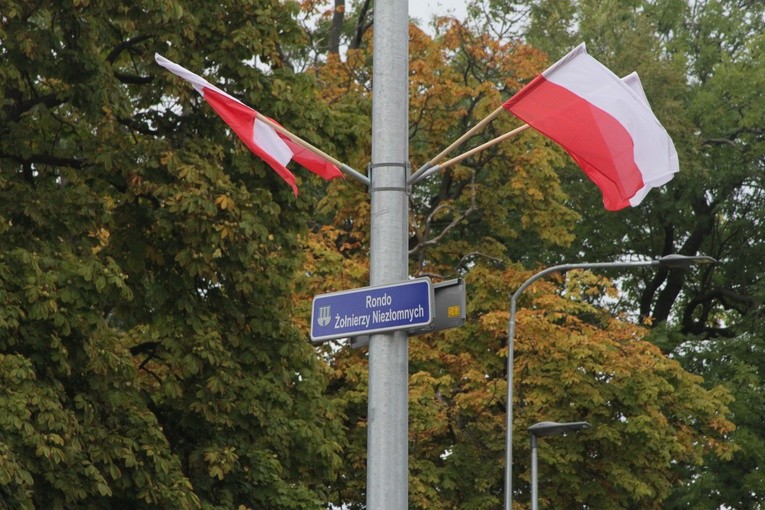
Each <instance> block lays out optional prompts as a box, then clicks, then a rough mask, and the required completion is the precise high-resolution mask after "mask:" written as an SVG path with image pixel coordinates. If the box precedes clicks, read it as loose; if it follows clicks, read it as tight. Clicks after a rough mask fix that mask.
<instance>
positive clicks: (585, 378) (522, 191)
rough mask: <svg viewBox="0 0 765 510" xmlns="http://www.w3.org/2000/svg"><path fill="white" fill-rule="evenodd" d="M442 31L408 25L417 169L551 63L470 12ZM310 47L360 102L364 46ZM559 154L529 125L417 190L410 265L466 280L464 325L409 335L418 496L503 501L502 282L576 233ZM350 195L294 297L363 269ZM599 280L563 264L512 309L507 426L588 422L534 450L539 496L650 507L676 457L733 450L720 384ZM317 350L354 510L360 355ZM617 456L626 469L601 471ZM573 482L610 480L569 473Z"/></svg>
mask: <svg viewBox="0 0 765 510" xmlns="http://www.w3.org/2000/svg"><path fill="white" fill-rule="evenodd" d="M436 30H437V35H436V37H435V38H431V37H430V36H428V35H427V34H425V33H424V32H422V31H421V30H419V29H418V28H416V27H412V28H411V30H410V55H411V56H410V58H411V61H410V66H409V68H410V82H411V84H412V85H411V87H412V94H411V107H410V155H411V158H412V162H413V163H414V165H413V166H414V167H417V166H418V165H420V164H422V163H424V162H425V161H427V160H428V159H429V158H430V157H432V156H433V155H434V154H436V153H437V152H439V151H440V150H441V149H442V148H443V146H444V145H445V143H444V142H445V141H446V142H447V143H448V141H450V140H453V139H456V138H457V137H458V136H459V135H461V134H462V133H463V132H464V131H465V130H466V129H467V128H468V127H469V126H470V125H472V124H475V123H476V122H477V121H478V120H480V119H481V118H483V116H485V115H486V114H488V113H489V112H491V111H492V110H493V109H494V108H496V107H497V106H498V105H499V104H501V101H502V99H503V96H505V97H506V96H507V95H509V94H511V93H512V91H514V90H517V89H518V88H520V86H522V84H523V83H524V82H525V81H527V80H529V79H531V78H532V77H533V76H534V75H535V74H536V73H538V72H539V71H541V70H542V69H543V68H544V67H545V65H546V61H545V60H544V55H543V54H541V53H539V51H538V50H537V49H536V48H534V47H532V46H529V45H525V44H522V43H519V42H512V43H506V42H501V41H500V42H497V41H495V40H493V39H492V38H491V37H490V36H489V34H488V33H486V32H481V31H476V30H474V29H473V28H471V27H470V26H466V25H463V24H460V23H456V22H452V21H449V20H446V21H442V22H441V23H440V24H437V25H436ZM319 61H320V62H322V64H320V65H317V67H316V74H317V76H319V82H320V84H321V86H322V91H323V92H322V97H323V98H324V99H325V100H326V101H329V102H330V103H331V104H345V102H347V101H350V102H354V103H356V104H362V105H365V107H366V105H368V104H369V77H370V76H371V69H370V64H371V61H370V53H369V47H368V46H367V45H365V44H362V46H361V47H360V48H359V49H358V50H349V51H347V53H346V54H345V56H344V57H343V56H336V57H329V58H327V59H326V60H318V61H317V62H319ZM512 125H513V124H512V120H511V119H510V118H509V117H501V118H500V119H498V122H496V124H495V125H494V126H493V127H492V129H491V130H490V131H489V132H488V133H486V134H483V135H482V137H476V138H474V139H473V140H471V141H470V145H468V147H470V146H474V145H477V144H479V143H481V142H482V141H485V140H486V139H487V138H489V137H491V136H493V135H496V134H499V133H501V132H503V131H505V130H507V129H509V128H510V126H512ZM563 162H564V159H563V158H562V155H561V153H560V152H558V150H557V149H555V148H554V147H553V146H552V145H551V144H549V143H548V142H545V141H544V140H543V139H542V138H541V137H538V136H537V135H533V134H531V133H527V134H525V135H523V136H522V137H520V138H519V139H517V140H515V141H514V143H508V144H504V145H501V146H500V147H498V148H497V149H496V150H494V151H487V152H485V153H482V154H480V155H479V156H477V157H475V158H473V159H468V160H466V162H464V163H463V164H461V165H458V166H456V167H455V168H454V169H451V170H449V171H445V172H443V173H440V174H438V175H436V176H435V177H432V178H430V179H429V180H427V181H425V182H424V183H421V184H419V185H417V186H415V187H414V188H413V190H412V217H411V228H410V230H411V238H410V254H411V273H412V274H419V275H430V276H431V277H433V278H447V277H454V276H462V277H464V278H466V279H467V281H468V286H469V289H470V292H469V297H470V302H469V305H468V311H469V319H468V324H466V325H465V326H463V327H462V328H459V329H457V330H453V331H449V332H444V333H440V334H434V335H427V336H423V337H416V338H412V339H411V340H410V371H411V377H410V434H411V435H410V441H411V442H410V452H411V457H410V506H411V507H412V508H496V507H498V506H499V505H500V502H501V500H502V497H503V494H502V489H501V487H502V475H503V452H504V420H505V411H506V403H505V401H504V395H505V393H506V389H507V387H506V383H505V375H506V374H505V363H506V355H507V351H506V347H505V343H504V339H505V338H506V332H507V330H506V326H507V306H508V303H507V293H508V291H509V289H512V288H513V286H514V285H515V286H517V285H518V284H519V283H520V282H521V281H522V280H523V278H524V276H525V273H524V272H523V271H522V270H521V269H520V268H519V267H518V266H516V265H515V264H513V262H512V261H513V260H514V259H516V260H519V261H525V262H528V263H530V264H536V261H538V260H539V259H540V258H542V257H544V256H545V254H547V253H549V252H551V251H553V250H554V249H561V247H565V246H567V245H569V244H570V243H572V241H573V240H574V238H573V236H572V235H571V230H572V229H573V227H574V222H575V220H576V219H577V218H578V215H577V214H576V213H575V212H574V211H572V210H571V209H570V208H569V202H568V200H570V199H567V198H566V195H565V194H564V191H563V189H562V186H560V182H559V180H558V177H557V174H556V169H557V167H558V166H560V165H561V164H562V163H563ZM338 185H339V184H338ZM336 186H337V185H336ZM348 191H349V190H348V189H345V190H344V193H341V194H333V195H331V196H329V195H328V196H327V197H326V198H325V199H324V200H323V207H326V209H323V210H324V211H326V212H327V213H329V212H330V211H334V212H335V214H334V219H333V220H332V223H331V225H329V226H324V227H321V228H319V227H318V226H317V227H316V228H314V229H313V231H312V233H311V235H310V236H309V237H308V238H307V239H306V243H305V247H306V248H305V249H306V250H307V251H308V264H307V265H306V267H305V269H306V271H305V280H304V284H303V285H304V288H305V293H306V295H305V297H304V298H303V300H305V299H306V298H307V297H309V296H310V295H312V294H315V293H319V292H328V291H332V290H340V289H344V288H351V287H354V286H362V285H365V284H366V282H367V281H368V275H367V271H368V267H367V264H366V254H365V247H366V246H367V241H368V223H367V218H368V216H369V215H368V210H367V209H365V208H366V203H367V201H366V197H364V196H362V193H363V190H360V189H355V191H354V192H352V193H348ZM606 287H607V285H605V284H604V283H602V282H600V281H599V280H596V279H593V278H592V277H589V276H579V277H577V278H575V279H573V278H572V280H571V281H570V286H567V287H566V288H565V289H561V288H560V287H556V286H554V285H552V286H551V285H549V284H546V285H545V284H539V285H538V286H537V287H535V289H544V290H539V291H538V292H539V294H535V298H534V300H533V301H531V303H532V304H533V308H534V311H532V312H528V314H527V313H522V314H520V316H519V320H520V321H521V323H520V326H519V327H521V328H523V329H525V333H524V334H523V338H521V339H519V345H518V365H517V370H518V371H519V376H518V377H517V378H516V381H517V384H518V388H517V392H516V395H520V397H518V398H519V400H518V402H517V403H516V406H518V408H519V409H522V411H519V413H520V416H522V419H519V420H518V421H517V422H516V427H517V429H516V437H524V433H523V432H524V430H525V429H524V427H526V426H528V425H530V424H531V423H533V422H534V421H537V420H540V419H560V420H565V419H577V420H578V419H590V420H591V421H593V422H594V423H596V427H597V429H596V430H597V432H596V431H595V430H593V434H594V435H593V436H591V437H590V439H589V440H587V441H586V443H585V444H583V445H582V444H577V443H574V444H571V445H568V446H564V447H563V448H564V450H563V453H562V455H561V457H555V456H552V455H551V454H550V453H549V452H548V453H544V454H543V455H544V457H543V458H544V462H550V463H552V464H555V467H557V468H558V470H557V471H559V472H560V473H562V474H559V475H551V476H552V478H551V479H550V482H549V483H550V484H551V486H552V485H554V486H555V487H559V488H560V490H559V491H558V492H559V494H558V496H557V497H552V496H551V497H552V499H550V500H549V501H548V502H547V503H548V504H549V507H551V508H571V507H574V506H575V505H583V504H584V503H585V502H586V503H587V504H591V505H593V506H592V508H596V507H597V508H630V507H635V506H640V507H646V506H647V507H657V508H658V505H659V504H660V503H661V501H662V500H664V499H665V498H666V497H667V496H668V495H669V494H670V490H671V487H672V485H673V484H674V483H675V482H676V480H677V476H678V475H677V473H676V472H675V471H673V469H672V460H673V459H675V460H676V461H679V462H684V463H687V464H689V465H695V464H696V463H698V462H699V461H700V459H701V456H702V454H703V453H704V452H711V453H713V454H714V455H718V456H720V457H723V458H727V457H729V456H730V455H731V450H732V448H731V447H730V446H729V445H728V444H727V443H726V439H727V437H728V434H729V433H730V431H731V424H730V422H729V421H727V420H726V418H725V416H726V414H727V408H726V406H725V405H726V403H727V402H728V400H729V399H728V394H727V392H726V391H725V390H723V389H721V388H719V387H715V388H713V389H704V388H703V387H702V386H701V384H700V382H701V381H700V379H699V378H698V377H695V376H692V375H690V374H688V373H687V372H685V371H684V370H682V369H681V367H680V366H679V364H678V363H677V362H674V361H671V360H668V359H667V358H666V357H665V356H664V355H663V354H662V353H661V351H660V350H659V349H657V348H656V347H655V346H653V345H651V344H650V343H648V342H645V341H643V340H642V337H643V336H644V335H646V334H647V330H645V329H643V328H641V327H638V326H635V325H633V324H631V323H630V322H629V321H622V320H615V319H612V318H611V316H610V314H609V313H607V312H606V311H604V309H603V308H602V307H597V306H594V305H593V302H600V301H602V299H603V295H604V294H603V288H606ZM612 296H613V294H612ZM572 300H573V301H572ZM303 327H304V328H306V329H307V325H305V324H304V326H303ZM321 352H322V353H323V355H324V356H325V357H326V358H327V360H328V363H329V364H330V367H331V369H332V371H333V381H332V383H331V384H330V387H329V389H330V391H331V392H332V393H333V395H335V396H336V398H337V403H338V405H339V406H341V409H342V412H343V415H344V416H345V426H346V427H347V434H346V437H347V441H348V447H347V448H346V449H345V451H344V452H343V455H344V461H343V464H344V465H345V466H347V468H348V469H346V471H345V473H344V475H343V476H342V477H341V478H340V479H338V480H337V481H336V482H335V483H333V484H332V487H331V491H332V501H333V502H334V503H335V504H338V505H346V506H347V507H349V508H363V501H364V487H365V472H364V466H365V464H366V459H365V444H366V411H367V402H366V383H367V372H366V359H365V353H364V351H363V350H361V351H358V350H353V349H349V348H348V347H347V346H343V345H342V344H340V345H338V344H331V345H329V346H324V347H322V348H321ZM569 353H572V355H571V356H569V355H568V354H569ZM610 367H613V371H611V369H610ZM539 374H544V376H546V377H541V376H540V375H539ZM643 391H644V392H646V393H645V394H643V393H642V392H643ZM648 394H650V395H651V396H652V397H654V398H652V399H651V398H646V395H648ZM517 416H518V415H517ZM657 420H658V422H657V423H656V421H657ZM678 431H681V432H680V433H677V432H678ZM636 438H639V439H636ZM638 441H640V443H638ZM523 443H524V441H517V442H516V445H515V448H516V451H515V455H514V458H515V459H518V460H517V461H516V462H517V463H518V465H517V469H516V471H515V473H516V480H515V487H517V488H518V494H517V495H516V501H518V502H520V501H525V500H527V495H526V491H527V488H528V466H527V465H526V464H525V460H524V459H526V458H527V457H528V450H527V449H526V447H525V445H524V444H523ZM615 444H620V445H622V447H623V448H625V447H628V446H634V447H635V448H634V450H632V451H631V453H632V455H630V456H627V457H626V458H617V457H616V456H615V455H614V453H613V451H614V447H615V446H614V445H615ZM638 444H642V445H644V446H645V445H650V446H649V447H646V448H638ZM585 459H589V460H590V462H585ZM585 465H586V466H587V467H586V468H584V466H585ZM646 466H651V468H650V469H647V468H646ZM577 468H582V469H584V472H585V473H587V475H586V476H585V478H583V479H579V480H574V477H573V475H572V473H573V471H574V470H575V469H577ZM611 470H613V471H615V472H617V473H619V475H618V476H611V474H610V473H611ZM552 471H553V470H550V472H552ZM631 472H634V473H636V474H637V475H636V476H633V475H630V473H631ZM583 480H586V481H590V482H592V481H593V480H601V481H602V483H590V485H592V487H589V486H587V487H585V486H583V485H582V486H580V485H577V484H578V483H583ZM569 487H570V488H569ZM519 504H520V503H519Z"/></svg>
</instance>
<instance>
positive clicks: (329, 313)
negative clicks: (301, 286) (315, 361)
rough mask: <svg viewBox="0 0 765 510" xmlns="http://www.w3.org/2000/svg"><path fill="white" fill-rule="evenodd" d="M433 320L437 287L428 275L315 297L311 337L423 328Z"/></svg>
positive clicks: (350, 335)
mask: <svg viewBox="0 0 765 510" xmlns="http://www.w3.org/2000/svg"><path fill="white" fill-rule="evenodd" d="M432 320H433V286H432V285H431V283H430V279H428V278H418V279H416V280H408V281H405V282H401V283H395V284H391V285H380V286H376V287H362V288H359V289H353V290H345V291H341V292H333V293H331V294H322V295H320V296H315V297H314V298H313V306H312V309H311V340H312V341H317V340H319V341H321V340H332V339H335V338H346V337H353V336H359V335H370V334H372V333H381V332H383V331H394V330H397V329H419V328H422V327H425V326H428V325H429V324H430V323H431V321H432Z"/></svg>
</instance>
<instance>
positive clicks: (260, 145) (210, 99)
mask: <svg viewBox="0 0 765 510" xmlns="http://www.w3.org/2000/svg"><path fill="white" fill-rule="evenodd" d="M154 59H155V60H156V61H157V63H158V64H159V65H161V66H162V67H164V68H165V69H167V70H168V71H170V72H171V73H173V74H176V75H178V76H180V77H181V78H183V79H185V80H186V81H188V82H190V83H191V85H192V86H193V87H194V89H196V91H197V92H199V93H200V94H201V95H202V97H204V99H205V101H207V103H208V104H209V105H210V106H212V108H213V110H215V112H216V113H217V114H218V115H220V117H221V118H222V119H223V121H224V122H225V123H226V124H228V125H229V127H231V129H232V130H233V131H234V133H236V135H237V136H238V137H239V138H240V139H241V140H242V142H244V144H245V145H246V146H247V148H248V149H250V150H251V151H252V152H253V153H255V154H256V155H257V156H258V157H260V158H261V159H263V161H265V162H266V163H267V164H268V166H270V167H271V168H273V170H274V171H275V172H276V173H277V174H279V175H280V176H281V178H282V179H284V180H285V181H286V182H287V184H289V185H290V187H291V188H292V191H293V192H294V193H295V196H297V194H298V190H297V185H296V184H295V176H294V175H293V174H292V172H290V171H289V170H287V166H286V165H287V163H289V162H290V160H293V159H294V160H295V161H296V162H297V163H299V164H301V165H302V166H304V167H305V168H307V169H308V170H310V171H312V172H314V173H315V174H317V175H319V176H320V177H323V178H324V179H327V180H329V179H334V178H335V177H341V176H342V173H341V172H340V170H339V169H338V168H337V167H336V166H335V165H333V164H332V163H330V162H329V161H327V160H326V159H324V158H323V157H321V156H319V155H318V154H314V153H313V152H311V151H310V150H308V149H306V148H304V147H303V146H301V145H299V144H298V143H296V142H294V141H293V140H291V139H290V138H289V137H288V136H286V135H284V134H282V133H279V132H277V131H276V130H275V129H274V128H272V127H271V126H269V125H268V124H266V123H265V122H263V121H262V120H260V119H259V118H258V117H261V118H267V117H264V116H263V115H261V114H260V113H258V112H257V111H255V110H253V109H252V108H250V107H249V106H247V105H245V104H244V103H242V102H241V101H239V100H238V99H236V98H235V97H233V96H230V95H228V94H226V93H225V92H224V91H222V90H221V89H219V88H218V87H216V86H215V85H213V84H211V83H210V82H208V81H207V80H205V79H204V78H202V77H201V76H198V75H196V74H194V73H192V72H191V71H189V70H188V69H186V68H184V67H181V66H179V65H178V64H176V63H175V62H172V61H170V60H168V59H166V58H165V57H163V56H162V55H160V54H159V53H156V54H155V55H154ZM268 120H271V119H268ZM271 121H272V120H271ZM272 122H273V121H272Z"/></svg>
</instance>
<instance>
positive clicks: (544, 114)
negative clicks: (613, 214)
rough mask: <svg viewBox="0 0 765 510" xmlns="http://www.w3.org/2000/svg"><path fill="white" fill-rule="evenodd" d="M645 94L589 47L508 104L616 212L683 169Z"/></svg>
mask: <svg viewBox="0 0 765 510" xmlns="http://www.w3.org/2000/svg"><path fill="white" fill-rule="evenodd" d="M642 90H643V89H642V86H641V85H640V80H639V79H637V77H636V76H635V77H627V78H625V81H622V80H621V79H619V77H618V76H616V75H615V74H614V73H612V72H611V71H610V70H609V69H608V68H606V67H605V66H603V65H602V64H601V63H600V62H598V61H597V60H595V59H594V58H592V57H591V56H590V55H588V54H587V50H586V48H585V45H584V44H581V45H579V46H578V47H577V48H575V49H574V50H573V51H571V52H570V53H569V54H568V55H566V56H565V57H563V58H562V59H560V60H559V61H558V62H556V63H555V64H553V65H552V66H551V67H550V68H548V69H547V70H546V71H545V72H543V73H542V74H541V75H539V76H537V77H536V78H535V79H534V80H532V82H531V83H529V84H528V85H526V86H525V87H524V88H523V89H521V91H520V92H518V93H517V94H516V95H515V96H513V97H511V98H510V99H509V100H508V101H507V102H506V103H505V104H504V105H503V106H504V108H505V109H506V110H508V111H510V112H512V113H513V114H514V115H516V116H517V117H519V118H521V119H522V120H524V121H526V122H527V123H528V124H529V125H530V126H532V127H533V128H535V129H537V130H538V131H540V132H541V133H543V134H544V135H546V136H548V137H549V138H551V139H552V140H554V141H556V142H557V143H558V144H560V145H561V146H562V147H563V148H564V149H565V150H566V152H568V153H569V154H570V155H571V157H572V158H574V160H575V161H576V162H577V164H578V165H579V166H580V167H581V168H582V170H583V171H584V173H585V174H586V175H587V176H588V177H589V178H590V180H592V181H593V182H594V183H595V184H596V185H597V186H598V188H600V191H601V193H602V195H603V205H604V206H605V208H606V209H608V210H611V211H616V210H619V209H622V208H624V207H627V206H629V205H632V206H636V205H638V204H639V203H640V202H641V201H642V200H643V198H645V196H646V194H647V193H648V191H649V190H650V189H651V188H653V187H656V186H660V185H662V184H665V183H666V182H668V181H669V180H671V179H672V177H673V176H674V174H675V173H677V171H678V170H679V163H678V159H677V152H676V151H675V147H674V144H673V143H672V139H671V138H670V137H669V135H668V134H667V132H666V130H665V129H664V127H663V126H662V125H661V123H659V121H658V120H657V119H656V116H655V115H654V114H653V112H652V111H651V108H650V106H649V105H648V102H647V101H646V99H645V95H644V93H643V92H642Z"/></svg>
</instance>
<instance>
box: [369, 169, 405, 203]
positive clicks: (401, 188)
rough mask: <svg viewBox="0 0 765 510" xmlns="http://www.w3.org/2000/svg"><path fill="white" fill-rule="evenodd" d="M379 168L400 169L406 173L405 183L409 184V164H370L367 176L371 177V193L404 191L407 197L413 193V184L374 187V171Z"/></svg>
mask: <svg viewBox="0 0 765 510" xmlns="http://www.w3.org/2000/svg"><path fill="white" fill-rule="evenodd" d="M377 167H400V168H401V169H402V170H403V171H404V180H403V182H407V178H408V176H409V168H410V167H409V163H370V164H369V165H368V166H367V175H368V176H369V192H370V193H374V192H375V191H403V192H404V193H406V194H407V195H408V194H410V192H411V191H412V186H411V184H407V185H406V186H374V185H373V184H372V182H374V180H373V178H372V171H373V170H374V169H375V168H377Z"/></svg>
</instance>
